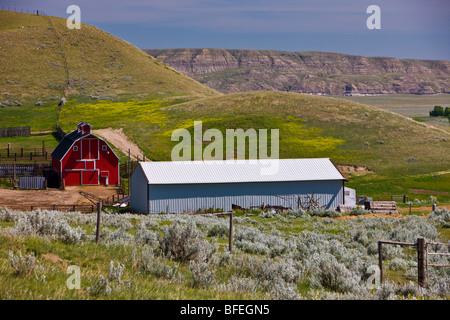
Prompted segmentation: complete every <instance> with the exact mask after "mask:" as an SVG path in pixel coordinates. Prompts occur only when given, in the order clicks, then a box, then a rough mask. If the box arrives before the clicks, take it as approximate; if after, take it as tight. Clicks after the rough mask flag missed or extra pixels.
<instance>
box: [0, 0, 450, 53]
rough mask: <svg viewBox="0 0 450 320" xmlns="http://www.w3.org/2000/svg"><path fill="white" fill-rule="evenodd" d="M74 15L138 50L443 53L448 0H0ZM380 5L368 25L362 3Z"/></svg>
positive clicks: (449, 22) (447, 44) (448, 36)
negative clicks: (375, 23) (73, 8)
mask: <svg viewBox="0 0 450 320" xmlns="http://www.w3.org/2000/svg"><path fill="white" fill-rule="evenodd" d="M72 4H74V5H78V6H79V7H80V9H81V22H83V23H87V24H90V25H94V26H96V27H98V28H100V29H102V30H105V31H107V32H109V33H111V34H113V35H115V36H118V37H119V38H122V39H124V40H126V41H128V42H130V43H132V44H133V45H135V46H136V47H138V48H141V49H158V48H185V47H191V48H203V47H206V48H229V49H271V50H286V51H330V52H340V53H347V54H356V55H365V56H389V57H397V58H415V59H444V60H450V18H449V17H450V0H370V1H366V0H340V1H337V0H271V1H269V0H160V1H155V0H129V1H125V0H109V1H101V0H96V1H94V0H40V1H33V0H0V6H5V7H8V6H9V7H11V8H16V10H17V9H28V10H32V9H40V10H43V11H45V12H46V13H47V14H48V15H53V16H58V17H68V16H69V14H67V13H66V8H67V7H68V6H69V5H72ZM370 5H378V6H379V7H380V9H381V30H369V29H368V28H367V27H366V20H367V18H368V17H369V16H370V15H369V14H367V13H366V9H367V7H368V6H370Z"/></svg>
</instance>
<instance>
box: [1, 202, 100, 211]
mask: <svg viewBox="0 0 450 320" xmlns="http://www.w3.org/2000/svg"><path fill="white" fill-rule="evenodd" d="M1 206H2V204H1V203H0V207H1ZM7 207H8V208H9V209H12V210H22V211H34V210H37V209H40V210H56V211H62V212H82V213H90V212H94V211H95V210H96V206H95V205H90V204H63V205H61V204H48V205H40V204H37V205H8V206H7Z"/></svg>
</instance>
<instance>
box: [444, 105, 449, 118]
mask: <svg viewBox="0 0 450 320" xmlns="http://www.w3.org/2000/svg"><path fill="white" fill-rule="evenodd" d="M444 115H445V116H446V117H450V108H449V107H445V112H444Z"/></svg>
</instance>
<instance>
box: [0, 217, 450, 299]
mask: <svg viewBox="0 0 450 320" xmlns="http://www.w3.org/2000/svg"><path fill="white" fill-rule="evenodd" d="M29 214H38V215H40V220H41V221H43V222H44V221H45V220H46V219H48V218H50V217H53V218H52V219H55V217H57V218H56V219H58V220H56V221H58V222H57V223H58V224H64V223H69V224H70V225H71V226H72V227H73V228H75V227H80V226H81V227H83V226H88V227H89V228H87V229H88V230H89V232H88V235H87V238H86V239H84V240H82V241H81V242H80V243H77V244H68V243H64V242H63V241H61V239H59V238H58V237H56V238H55V237H53V236H48V235H45V234H39V235H38V234H33V233H29V234H24V233H22V234H21V235H19V234H16V233H15V231H14V230H15V229H16V228H17V227H18V226H20V223H19V222H20V220H21V219H22V218H23V217H24V216H26V215H29ZM55 214H56V215H55ZM262 216H264V215H260V214H257V213H255V212H253V213H250V212H249V213H243V214H238V215H237V217H235V232H236V234H235V237H236V238H235V246H234V250H233V253H231V254H230V253H229V252H228V251H227V250H226V248H225V246H223V245H220V244H221V243H223V239H222V240H220V238H216V237H210V238H208V239H207V238H206V235H207V234H208V233H209V232H210V230H213V229H214V227H215V226H217V225H221V224H226V223H227V219H226V218H218V217H204V216H195V215H194V216H192V215H189V216H188V215H152V216H136V215H131V214H123V215H114V214H106V213H105V214H104V220H103V221H104V223H105V226H104V227H103V228H113V229H116V230H117V226H119V225H120V223H121V222H122V224H123V225H124V226H126V228H127V229H128V228H129V229H128V230H127V232H128V234H129V235H131V238H129V240H128V241H125V242H123V241H119V239H118V238H117V237H116V238H111V237H110V238H102V239H101V242H100V243H99V244H96V243H95V242H94V234H93V233H94V232H95V231H94V224H95V214H79V213H70V214H69V213H57V212H47V211H39V212H34V213H21V212H17V211H8V209H5V208H0V221H1V222H0V226H1V229H0V282H1V283H2V286H0V298H1V299H33V300H36V299H133V300H139V299H169V300H171V299H186V300H191V299H215V300H221V299H227V300H229V299H244V300H254V299H258V300H261V299H291V298H293V299H298V298H304V299H330V298H332V299H355V298H356V299H376V298H377V296H378V293H377V292H378V291H374V292H370V291H367V289H366V288H365V284H364V279H365V278H364V270H365V268H366V267H367V266H368V265H371V264H377V262H378V258H377V256H376V254H373V253H372V252H371V250H369V249H370V248H371V247H373V246H375V248H376V242H377V241H378V239H380V238H381V239H392V240H397V241H398V240H402V241H411V239H415V238H416V237H418V236H424V237H426V239H427V241H430V240H431V241H442V242H445V241H448V240H449V239H450V238H449V236H450V235H449V234H444V233H442V234H439V233H437V232H436V231H440V230H441V228H442V226H441V225H442V224H443V223H444V224H445V221H446V219H447V220H448V217H449V214H448V212H444V211H442V212H441V213H440V215H436V216H433V215H431V216H430V217H414V216H412V217H404V218H401V219H386V218H370V219H367V218H358V219H356V220H351V221H350V220H335V219H333V218H318V217H311V216H310V215H309V214H307V213H306V214H302V215H301V217H295V216H294V215H292V214H287V213H281V214H279V213H277V214H275V215H274V216H273V217H271V218H264V217H262ZM11 217H13V220H15V221H8V222H7V221H5V219H6V220H10V219H11ZM52 221H53V220H52ZM49 222H50V221H49ZM18 223H19V225H18ZM167 225H170V226H176V227H173V228H172V230H171V231H170V232H168V228H167V227H166V226H167ZM112 226H114V227H112ZM413 226H414V227H413ZM138 228H141V229H142V228H144V229H147V230H151V231H152V232H156V233H157V234H159V237H158V238H157V239H153V240H152V241H151V242H146V243H143V242H141V241H142V240H143V239H142V238H138V236H137V232H136V231H137V229H138ZM87 229H86V230H87ZM443 229H445V228H443ZM119 230H120V229H119ZM133 234H135V235H136V236H133ZM182 235H183V236H184V237H186V238H189V239H186V240H187V242H186V243H189V244H190V246H191V247H192V248H190V249H198V250H199V252H201V251H202V250H203V249H202V247H203V246H205V245H206V246H209V245H211V244H213V243H216V244H217V245H219V247H221V248H220V249H219V250H218V251H215V252H210V255H209V256H203V258H202V259H201V260H198V258H199V256H196V257H195V260H190V261H189V260H188V261H184V262H183V261H180V260H177V259H173V258H171V257H169V256H167V255H165V254H164V250H161V249H164V246H165V245H167V244H170V243H171V241H172V238H171V237H173V236H174V237H175V238H174V240H175V242H177V241H179V240H178V237H179V236H182ZM244 239H245V241H247V243H248V244H251V243H252V244H253V245H262V244H266V245H270V246H271V247H272V250H273V249H276V250H278V251H277V252H278V253H277V254H276V255H275V256H274V255H272V254H269V252H268V251H261V253H251V252H247V250H248V247H247V246H243V247H240V246H239V245H237V244H238V243H239V242H240V241H242V240H244ZM175 242H174V243H175ZM207 243H209V245H208V244H207ZM162 244H164V246H163V247H160V245H162ZM280 246H283V247H284V249H283V250H280V248H281V247H280ZM277 247H278V249H277ZM188 249H189V248H188ZM385 251H386V254H387V256H386V261H385V263H386V268H387V269H386V271H385V278H386V281H387V282H388V283H391V281H395V283H398V282H400V283H401V284H400V285H395V286H396V288H397V291H396V292H394V296H393V297H394V298H396V299H404V298H410V299H411V298H418V299H421V298H427V299H448V297H449V296H448V294H449V293H448V290H447V293H446V294H447V296H446V295H445V294H444V295H442V293H439V294H438V293H437V291H435V290H434V289H432V288H431V287H430V289H429V291H427V290H425V291H421V292H419V291H417V292H416V293H415V294H414V296H404V295H402V293H401V292H404V291H407V287H408V285H407V283H408V282H409V281H410V280H412V281H415V279H414V276H412V275H411V274H412V273H411V272H412V271H411V270H410V265H414V261H415V259H416V252H415V251H414V250H407V249H405V250H401V249H398V248H394V247H389V248H388V247H386V249H385ZM10 252H12V254H14V255H15V256H20V255H22V256H23V257H25V256H33V257H35V259H36V260H35V261H34V262H35V264H33V266H34V267H33V269H32V271H31V274H30V275H29V276H28V277H22V276H18V275H17V274H16V271H15V269H14V268H13V265H11V262H10V261H9V260H10V259H9V258H10V256H11V253H10ZM374 252H375V253H376V250H375V251H374ZM205 257H206V259H204V258H205ZM193 261H195V262H193ZM71 265H76V266H78V267H79V268H80V273H81V283H80V287H81V288H80V289H68V287H67V286H66V281H67V279H68V278H69V276H70V275H71V274H68V273H67V267H68V266H71ZM325 266H327V267H325ZM339 270H340V271H339ZM336 271H339V272H337V273H336ZM433 275H434V276H435V277H438V280H439V281H441V283H443V282H445V281H447V282H448V272H447V273H446V271H445V270H444V271H442V270H441V271H433ZM361 277H362V278H361ZM100 279H103V280H101V281H103V285H104V287H102V282H101V281H100ZM96 286H97V287H96ZM99 286H100V287H99ZM379 290H381V289H379Z"/></svg>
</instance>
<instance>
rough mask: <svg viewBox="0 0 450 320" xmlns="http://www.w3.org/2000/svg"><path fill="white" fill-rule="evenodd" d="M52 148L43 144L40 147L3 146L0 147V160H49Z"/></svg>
mask: <svg viewBox="0 0 450 320" xmlns="http://www.w3.org/2000/svg"><path fill="white" fill-rule="evenodd" d="M53 150H54V149H48V148H47V147H45V145H44V144H43V145H42V147H41V148H37V147H35V148H22V147H20V148H11V147H8V148H4V149H0V162H10V161H49V160H51V154H52V152H53Z"/></svg>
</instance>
